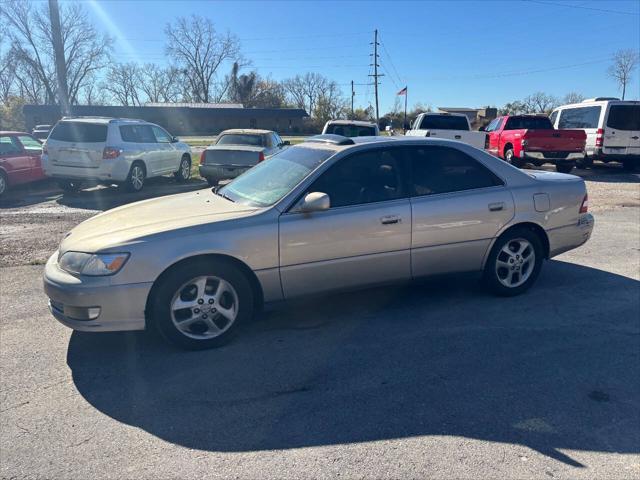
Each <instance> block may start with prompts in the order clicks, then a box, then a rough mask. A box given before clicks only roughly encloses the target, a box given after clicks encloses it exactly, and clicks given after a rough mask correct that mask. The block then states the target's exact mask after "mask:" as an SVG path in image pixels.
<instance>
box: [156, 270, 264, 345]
mask: <svg viewBox="0 0 640 480" xmlns="http://www.w3.org/2000/svg"><path fill="white" fill-rule="evenodd" d="M253 305H254V303H253V292H252V289H251V285H250V283H249V281H248V279H247V278H246V276H245V275H244V273H243V272H241V271H240V270H239V269H238V268H236V267H235V266H234V265H233V264H231V263H229V262H226V261H223V260H204V261H203V260H200V261H197V262H195V261H194V262H187V263H185V264H182V265H179V266H177V267H176V268H174V269H173V270H171V271H169V272H168V274H167V275H166V276H165V277H164V278H163V279H161V280H160V283H159V284H158V285H157V288H156V289H155V292H154V293H153V297H152V305H151V312H152V321H153V323H154V324H155V326H156V328H157V329H158V330H159V331H160V333H161V334H162V335H163V336H164V337H165V338H166V339H167V340H169V341H170V342H171V343H173V344H174V345H177V346H179V347H182V348H185V349H189V350H201V349H206V348H213V347H218V346H221V345H223V344H225V343H227V342H228V341H229V340H231V339H232V338H233V336H234V335H235V334H236V333H237V330H238V326H239V325H240V324H242V323H243V322H245V321H247V320H248V319H250V318H251V317H252V315H253V308H254V306H253Z"/></svg>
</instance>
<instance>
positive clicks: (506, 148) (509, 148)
mask: <svg viewBox="0 0 640 480" xmlns="http://www.w3.org/2000/svg"><path fill="white" fill-rule="evenodd" d="M508 150H513V145H511V144H510V143H507V144H506V145H505V146H504V149H503V150H502V155H503V156H504V157H506V156H507V151H508Z"/></svg>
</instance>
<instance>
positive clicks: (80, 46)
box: [0, 0, 638, 129]
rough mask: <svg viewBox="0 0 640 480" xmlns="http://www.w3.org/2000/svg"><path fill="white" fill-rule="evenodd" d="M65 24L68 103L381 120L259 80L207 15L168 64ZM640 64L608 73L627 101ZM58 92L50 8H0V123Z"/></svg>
mask: <svg viewBox="0 0 640 480" xmlns="http://www.w3.org/2000/svg"><path fill="white" fill-rule="evenodd" d="M60 23H61V30H62V39H63V49H64V54H65V55H64V57H65V61H64V68H65V70H66V78H67V83H68V96H69V103H70V104H71V105H77V104H83V105H124V106H140V105H145V104H147V103H171V102H188V103H192V102H194V103H220V102H231V103H241V104H243V105H244V106H245V107H248V108H251V107H257V108H283V107H294V108H302V109H304V110H305V111H306V112H307V113H309V114H310V116H311V121H310V122H311V126H310V128H311V129H314V128H318V127H319V126H320V125H322V124H323V123H324V122H325V121H326V120H328V119H330V118H354V119H361V120H373V119H374V118H375V117H374V112H373V110H372V108H371V107H368V108H357V109H355V110H354V111H353V112H351V109H350V105H349V103H348V101H347V99H346V96H345V94H344V92H343V90H342V88H341V87H340V86H339V85H338V84H337V83H336V82H335V81H334V80H331V79H330V78H327V77H326V76H324V75H322V74H320V73H316V72H307V73H304V74H299V75H295V76H293V77H291V78H287V79H284V80H280V81H277V80H274V79H272V78H270V77H265V76H262V75H261V74H260V73H259V72H257V71H256V70H255V69H252V68H251V61H250V60H248V59H247V58H246V57H245V56H244V55H243V53H242V49H241V44H240V40H239V39H238V38H237V37H236V36H235V35H233V34H232V33H228V32H227V33H223V32H220V31H218V30H217V29H216V28H215V26H214V24H213V22H212V21H211V20H210V19H208V18H206V17H202V16H197V15H192V16H190V17H181V18H177V19H176V20H175V21H174V22H172V23H169V24H167V25H166V26H165V28H164V34H165V47H164V51H165V54H166V55H167V59H168V60H169V61H168V63H167V65H159V64H156V63H149V62H146V63H142V62H135V61H125V62H123V61H118V60H117V59H116V58H115V57H114V55H113V46H114V39H113V38H112V37H110V36H109V35H107V34H105V33H102V32H99V31H98V30H97V29H96V27H95V26H94V25H93V24H92V23H91V21H90V19H89V17H88V15H87V12H86V10H85V9H84V7H83V6H82V5H81V4H79V3H64V4H62V5H61V7H60ZM637 63H638V58H637V52H635V51H634V50H625V51H620V52H618V54H616V57H615V59H614V63H613V65H612V66H611V67H610V69H609V72H608V73H609V75H610V76H611V77H612V78H613V79H614V80H615V81H616V82H617V83H618V85H619V87H620V89H621V91H622V93H623V96H624V94H625V91H626V88H627V85H628V84H629V83H630V81H631V77H632V74H633V72H634V69H635V68H636V67H637ZM57 95H58V92H57V81H56V70H55V55H54V47H53V36H52V31H51V23H50V20H49V11H48V7H47V4H46V3H44V2H42V3H34V2H32V1H30V0H6V1H3V2H0V101H1V103H2V105H1V109H0V114H1V117H0V120H1V122H0V124H2V126H3V127H13V128H19V127H20V126H21V123H22V120H21V115H22V106H23V105H24V104H27V103H28V104H55V103H58V97H57ZM582 98H583V97H582V95H580V94H577V93H574V92H572V93H569V94H567V95H566V96H565V97H564V98H562V99H559V98H556V97H554V96H552V95H548V94H546V93H544V92H537V93H534V94H532V95H529V96H527V97H525V98H524V99H522V100H516V101H513V102H509V103H507V104H505V105H504V106H503V107H501V108H499V112H500V113H502V114H505V113H511V114H515V113H534V112H536V113H538V112H549V111H550V110H551V109H553V108H554V107H555V106H557V105H559V104H561V103H570V102H575V101H580V100H581V99H582ZM402 110H403V109H402V108H401V105H400V102H399V101H396V103H395V105H394V107H393V108H392V109H391V111H390V112H388V113H386V114H385V115H384V116H383V117H382V119H381V124H383V126H385V125H388V124H392V125H393V126H394V127H401V126H402V122H403V117H404V112H403V111H402ZM429 110H430V107H429V106H424V105H422V104H416V105H415V106H414V107H413V108H412V109H411V111H410V112H408V118H409V119H412V118H415V116H417V115H418V114H419V113H421V112H423V111H429Z"/></svg>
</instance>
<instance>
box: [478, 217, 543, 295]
mask: <svg viewBox="0 0 640 480" xmlns="http://www.w3.org/2000/svg"><path fill="white" fill-rule="evenodd" d="M521 239H524V240H526V241H528V242H529V245H530V246H531V247H532V248H533V253H534V255H535V258H534V259H533V260H532V261H531V264H530V265H529V266H528V268H530V269H531V270H526V272H529V276H528V278H527V279H526V281H524V283H522V284H520V285H516V284H515V283H516V282H514V285H515V286H513V287H508V286H506V285H505V284H504V283H503V282H502V281H501V278H502V277H507V276H508V275H509V269H503V268H502V267H500V268H498V265H497V264H498V260H499V255H500V260H502V261H504V260H505V258H504V256H505V255H506V254H504V253H502V249H503V247H505V246H507V248H509V247H510V246H513V245H521V244H522V243H519V242H518V240H521ZM509 250H511V249H510V248H509ZM526 251H527V249H526V248H525V250H524V251H523V252H522V253H523V255H525V254H526ZM543 252H544V249H543V247H542V240H541V239H540V237H539V236H538V234H537V233H535V232H534V231H532V230H530V229H528V228H524V227H522V228H514V229H512V230H509V231H508V232H506V233H504V234H503V235H502V236H500V237H499V238H498V239H497V240H496V242H495V244H494V245H493V248H492V249H491V253H490V254H489V258H488V259H487V263H486V265H485V268H484V272H483V281H484V284H485V285H486V286H487V287H488V288H489V290H491V291H492V292H493V293H495V294H496V295H500V296H503V297H512V296H514V295H519V294H521V293H524V292H525V291H527V290H528V289H529V288H530V287H531V285H533V283H534V282H535V281H536V279H537V278H538V275H539V274H540V269H541V268H542V261H543V254H544V253H543ZM507 259H508V261H510V260H511V258H509V257H508V256H507ZM513 260H514V261H517V260H516V259H515V258H513ZM525 265H526V264H525ZM525 265H520V268H521V270H519V271H517V272H513V273H512V275H516V274H517V275H518V276H520V275H523V274H524V273H525ZM514 266H515V265H514ZM504 270H506V273H505V272H504ZM520 272H522V273H520ZM520 279H521V278H520Z"/></svg>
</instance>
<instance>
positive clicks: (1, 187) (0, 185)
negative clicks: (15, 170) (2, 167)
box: [0, 172, 8, 197]
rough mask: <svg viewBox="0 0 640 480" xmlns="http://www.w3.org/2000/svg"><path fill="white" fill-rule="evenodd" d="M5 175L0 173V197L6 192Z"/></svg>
mask: <svg viewBox="0 0 640 480" xmlns="http://www.w3.org/2000/svg"><path fill="white" fill-rule="evenodd" d="M7 185H8V182H7V175H6V174H5V173H4V172H0V197H1V196H2V195H4V192H6V191H7Z"/></svg>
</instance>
